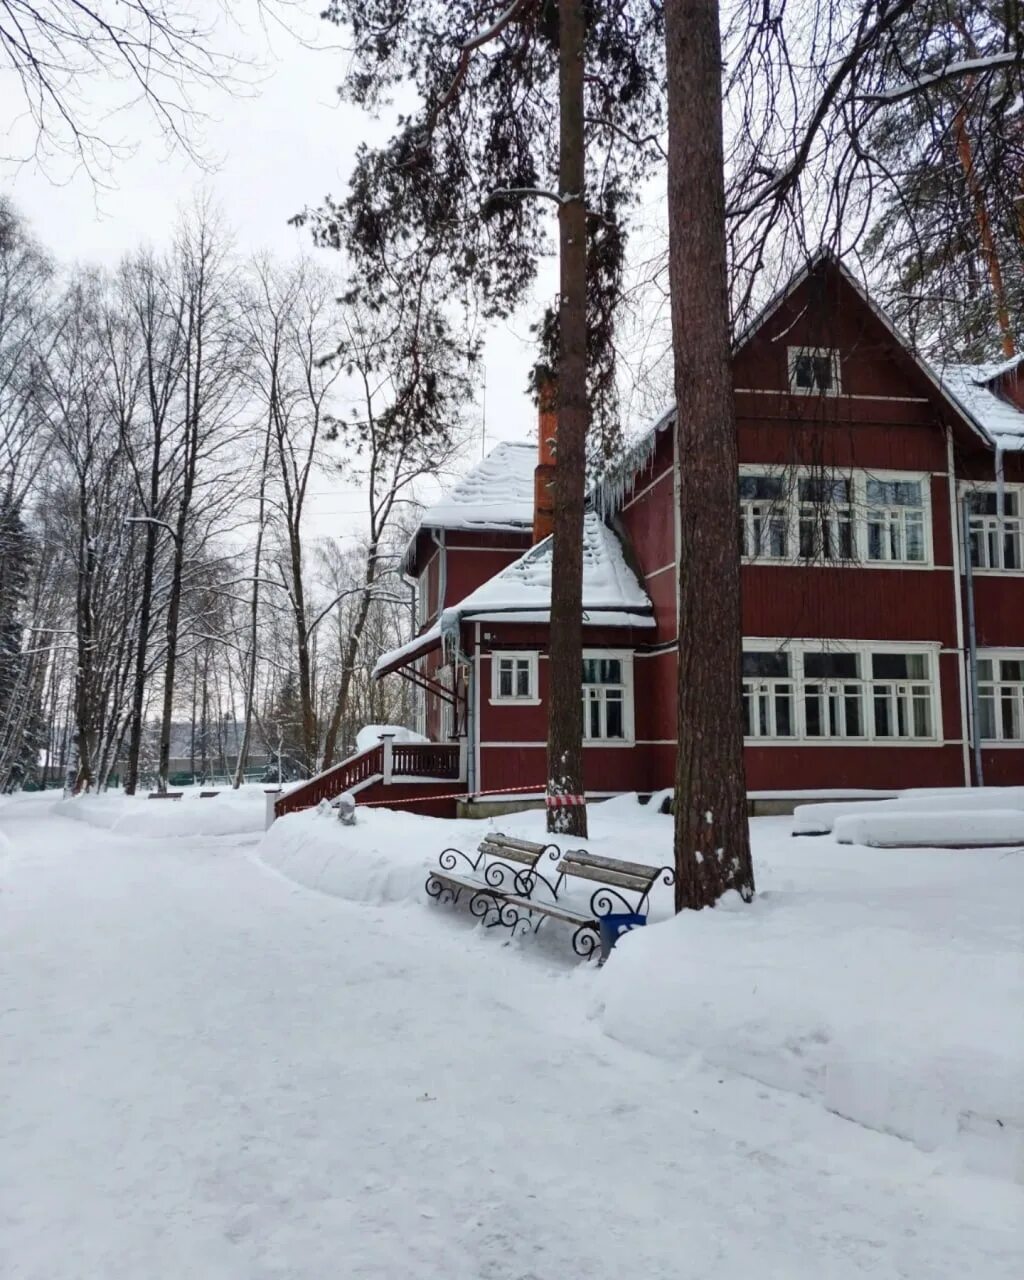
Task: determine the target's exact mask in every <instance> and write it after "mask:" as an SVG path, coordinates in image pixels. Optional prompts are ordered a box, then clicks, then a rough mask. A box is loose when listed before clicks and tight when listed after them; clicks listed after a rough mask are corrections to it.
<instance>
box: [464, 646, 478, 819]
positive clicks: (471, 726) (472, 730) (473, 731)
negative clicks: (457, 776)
mask: <svg viewBox="0 0 1024 1280" xmlns="http://www.w3.org/2000/svg"><path fill="white" fill-rule="evenodd" d="M466 722H467V723H466V731H467V742H466V791H467V792H468V793H469V794H470V795H471V796H474V795H476V793H477V789H478V787H479V785H480V782H479V779H480V623H479V622H476V623H474V624H473V672H472V675H471V676H470V680H469V715H468V716H467V717H466Z"/></svg>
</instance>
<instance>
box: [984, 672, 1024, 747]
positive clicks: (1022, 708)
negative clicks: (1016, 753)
mask: <svg viewBox="0 0 1024 1280" xmlns="http://www.w3.org/2000/svg"><path fill="white" fill-rule="evenodd" d="M978 719H979V725H978V729H979V736H980V737H981V738H982V739H983V740H985V741H988V742H1024V652H1020V653H1014V654H1011V655H1009V656H1004V655H1002V654H1000V655H996V654H990V655H988V656H985V657H979V658H978Z"/></svg>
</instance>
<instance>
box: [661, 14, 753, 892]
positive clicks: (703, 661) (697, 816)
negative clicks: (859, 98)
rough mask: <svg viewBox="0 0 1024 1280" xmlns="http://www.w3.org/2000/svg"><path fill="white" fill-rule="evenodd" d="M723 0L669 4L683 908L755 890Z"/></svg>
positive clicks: (678, 815) (678, 843)
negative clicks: (745, 712) (729, 267)
mask: <svg viewBox="0 0 1024 1280" xmlns="http://www.w3.org/2000/svg"><path fill="white" fill-rule="evenodd" d="M718 22H719V15H718V3H717V0H668V3H667V4H666V6H665V25H666V31H665V37H666V54H667V63H668V219H669V288H670V291H671V301H672V346H673V352H674V355H675V392H676V405H677V412H676V442H677V445H678V465H679V504H680V513H679V514H680V519H679V527H680V531H681V536H680V546H679V701H678V735H679V750H678V755H677V758H676V795H675V858H676V910H677V911H681V910H684V909H685V908H687V907H690V908H696V909H699V908H701V907H709V906H714V904H715V903H716V902H717V901H718V899H719V898H720V897H721V896H722V894H723V893H725V892H727V891H728V890H729V889H737V890H739V892H740V894H741V895H742V896H743V897H744V898H745V899H747V900H749V899H750V898H751V897H752V896H753V893H754V873H753V867H752V865H751V859H750V839H749V833H748V827H747V813H746V788H745V783H744V777H743V727H742V705H741V654H742V616H741V611H740V562H739V542H738V539H737V535H736V530H737V528H738V527H739V490H738V479H737V476H738V467H737V447H736V410H735V405H734V403H733V387H732V367H731V353H730V345H731V344H730V338H729V304H728V292H727V289H728V286H727V275H726V256H725V191H724V185H725V177H724V161H723V152H722V50H721V36H720V33H719V25H718Z"/></svg>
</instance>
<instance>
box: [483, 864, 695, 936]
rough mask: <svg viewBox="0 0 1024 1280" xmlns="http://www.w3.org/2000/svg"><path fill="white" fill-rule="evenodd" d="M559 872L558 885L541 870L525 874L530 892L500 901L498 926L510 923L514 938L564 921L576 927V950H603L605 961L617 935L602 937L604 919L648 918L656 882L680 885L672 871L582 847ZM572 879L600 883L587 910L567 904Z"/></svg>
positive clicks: (521, 882)
mask: <svg viewBox="0 0 1024 1280" xmlns="http://www.w3.org/2000/svg"><path fill="white" fill-rule="evenodd" d="M556 872H557V876H556V879H555V882H554V884H552V883H551V881H550V880H548V879H547V878H546V877H545V876H544V875H542V874H541V873H540V872H539V871H538V870H537V869H536V866H534V867H533V868H531V869H530V870H528V871H526V872H523V873H521V874H520V876H519V877H518V881H519V884H518V885H517V889H525V890H526V892H525V893H523V892H516V893H506V894H503V895H502V896H501V898H500V899H495V901H494V903H493V908H492V909H493V910H495V911H496V912H497V913H498V915H499V917H500V920H496V921H494V923H495V924H498V923H501V924H503V925H505V926H506V928H509V929H511V930H512V932H513V934H514V933H515V932H516V930H517V929H518V928H519V927H520V926H523V928H524V931H528V932H533V933H536V932H537V930H538V929H539V928H540V926H541V925H542V924H543V923H544V921H545V920H547V919H549V918H550V919H553V920H561V921H562V922H563V923H564V924H569V925H572V926H574V931H573V935H572V949H573V951H575V952H576V954H577V955H578V956H583V957H584V958H586V959H589V958H590V957H591V956H592V955H593V954H594V952H595V951H597V950H598V949H599V948H600V950H601V960H602V962H603V961H604V960H605V959H606V958H607V955H608V952H609V951H610V950H611V947H612V945H613V943H614V940H615V936H616V935H610V933H609V931H607V930H606V931H605V934H604V937H602V931H601V920H602V919H603V918H604V917H606V916H614V915H620V914H622V915H630V916H646V913H647V907H648V905H649V901H650V895H651V890H652V889H653V888H654V886H655V884H656V883H657V882H658V881H659V880H661V882H662V883H663V884H666V885H670V884H673V883H674V882H675V872H674V871H673V869H672V868H671V867H651V866H648V865H647V864H646V863H643V862H624V861H622V860H621V859H619V858H603V857H599V856H598V855H597V854H593V853H587V852H586V851H585V850H582V849H576V850H572V851H571V852H568V853H566V854H565V856H564V857H563V858H562V860H561V862H560V863H559V864H558V866H557V868H556ZM570 880H585V881H589V882H591V883H593V882H595V881H597V882H598V888H596V889H595V890H594V891H593V892H592V893H591V895H590V902H589V904H588V906H587V907H586V908H581V907H577V906H576V905H575V904H573V903H572V902H569V901H567V900H566V884H567V882H568V881H570ZM541 887H542V888H543V889H546V890H547V892H548V893H549V894H550V898H545V897H538V895H537V892H536V890H537V889H538V888H541ZM627 894H629V895H630V897H627V896H626V895H627Z"/></svg>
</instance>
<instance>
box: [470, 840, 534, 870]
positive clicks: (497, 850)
mask: <svg viewBox="0 0 1024 1280" xmlns="http://www.w3.org/2000/svg"><path fill="white" fill-rule="evenodd" d="M478 852H479V853H482V854H484V856H485V857H488V858H498V859H501V860H503V861H506V862H519V863H522V864H523V866H526V867H532V866H534V865H535V864H536V862H537V855H536V854H535V853H531V852H528V851H527V850H526V849H517V848H515V847H513V846H511V845H503V844H491V843H490V841H488V840H485V841H484V842H483V843H482V844H481V845H480V848H479V850H478Z"/></svg>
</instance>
